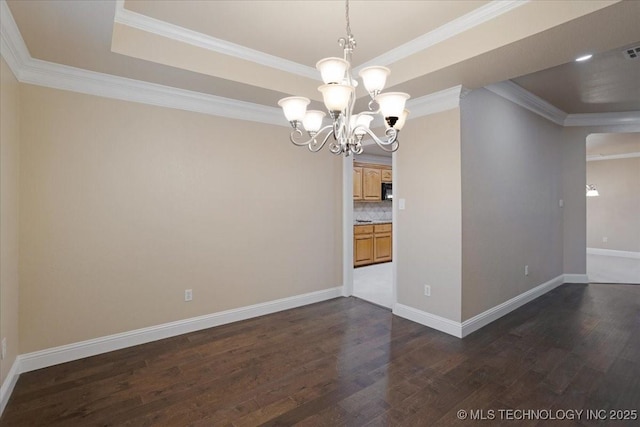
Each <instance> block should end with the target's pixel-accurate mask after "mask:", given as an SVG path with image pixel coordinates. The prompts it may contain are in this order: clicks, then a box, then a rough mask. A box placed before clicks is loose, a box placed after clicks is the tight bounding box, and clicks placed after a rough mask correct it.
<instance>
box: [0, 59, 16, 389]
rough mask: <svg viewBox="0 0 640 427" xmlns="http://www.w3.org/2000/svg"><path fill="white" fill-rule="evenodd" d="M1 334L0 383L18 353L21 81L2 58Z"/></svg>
mask: <svg viewBox="0 0 640 427" xmlns="http://www.w3.org/2000/svg"><path fill="white" fill-rule="evenodd" d="M0 62H1V64H0V66H1V68H0V79H1V80H0V337H2V338H6V339H7V356H6V358H5V359H4V360H0V384H3V383H4V381H5V379H6V377H7V373H8V372H9V370H10V369H11V366H12V365H13V362H14V361H15V360H16V356H17V355H18V346H19V340H18V190H19V186H18V175H19V158H20V150H19V137H20V134H19V131H20V126H19V122H20V121H19V84H18V81H17V80H16V78H15V77H14V76H13V74H12V73H11V70H10V69H9V67H8V66H7V64H6V62H5V61H4V59H1V60H0Z"/></svg>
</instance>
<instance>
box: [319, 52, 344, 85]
mask: <svg viewBox="0 0 640 427" xmlns="http://www.w3.org/2000/svg"><path fill="white" fill-rule="evenodd" d="M316 68H317V69H318V70H319V71H320V75H321V76H322V81H323V82H324V84H327V85H328V84H337V83H341V82H342V81H343V80H344V76H345V74H346V72H347V69H348V68H349V62H347V61H345V60H344V59H342V58H324V59H321V60H320V61H318V62H317V63H316Z"/></svg>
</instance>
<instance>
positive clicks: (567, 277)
mask: <svg viewBox="0 0 640 427" xmlns="http://www.w3.org/2000/svg"><path fill="white" fill-rule="evenodd" d="M564 283H589V278H588V277H587V275H586V274H564Z"/></svg>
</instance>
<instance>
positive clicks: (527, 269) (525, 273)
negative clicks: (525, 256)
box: [524, 265, 529, 276]
mask: <svg viewBox="0 0 640 427" xmlns="http://www.w3.org/2000/svg"><path fill="white" fill-rule="evenodd" d="M524 275H525V276H528V275H529V266H528V265H525V266H524Z"/></svg>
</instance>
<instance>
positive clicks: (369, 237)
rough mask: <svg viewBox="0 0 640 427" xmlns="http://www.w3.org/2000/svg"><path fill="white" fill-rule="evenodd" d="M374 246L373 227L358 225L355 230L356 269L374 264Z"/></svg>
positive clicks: (354, 252)
mask: <svg viewBox="0 0 640 427" xmlns="http://www.w3.org/2000/svg"><path fill="white" fill-rule="evenodd" d="M373 245H374V243H373V225H356V226H355V227H354V228H353V265H354V267H358V266H361V265H367V264H371V263H373V256H374V250H373Z"/></svg>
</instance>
